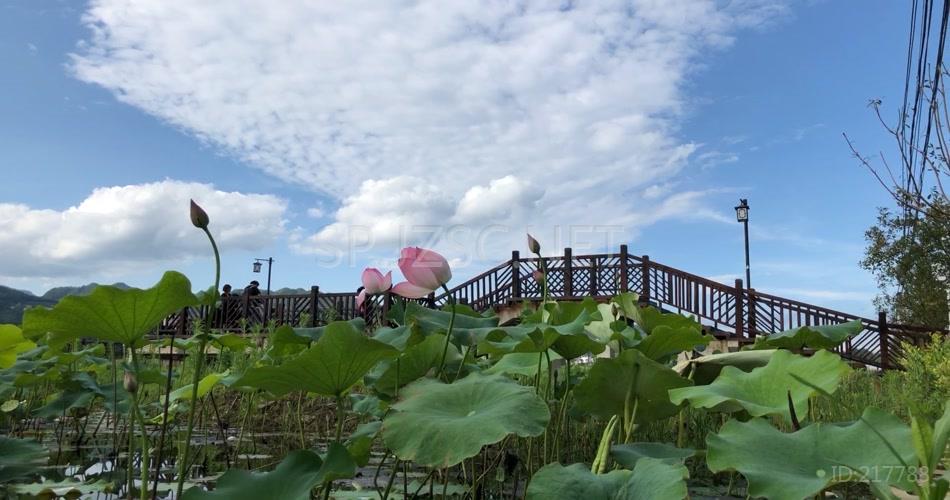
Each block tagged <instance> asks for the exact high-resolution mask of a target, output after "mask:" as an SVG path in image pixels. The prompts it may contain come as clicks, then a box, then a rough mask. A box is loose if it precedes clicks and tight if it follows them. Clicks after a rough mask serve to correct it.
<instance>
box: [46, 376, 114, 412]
mask: <svg viewBox="0 0 950 500" xmlns="http://www.w3.org/2000/svg"><path fill="white" fill-rule="evenodd" d="M60 386H61V387H62V391H61V392H60V393H59V394H57V395H56V397H55V398H53V399H52V400H50V401H49V402H48V403H47V404H46V405H44V406H42V407H40V408H37V409H36V410H35V411H34V412H33V413H34V415H36V416H38V417H43V418H55V417H59V416H60V415H62V414H63V413H68V412H69V411H70V410H72V409H75V408H88V407H89V406H91V405H92V403H93V401H95V400H96V398H102V400H103V403H104V406H105V408H106V409H107V410H109V411H110V412H118V413H122V412H124V411H128V397H129V393H128V392H126V390H125V389H124V388H123V387H122V382H121V381H119V382H118V383H116V384H108V385H103V386H100V385H99V383H98V382H97V381H96V377H95V375H94V374H91V373H89V372H73V373H69V374H67V375H66V376H65V377H64V378H63V379H62V380H61V381H60Z"/></svg>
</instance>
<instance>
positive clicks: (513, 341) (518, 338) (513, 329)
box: [478, 307, 604, 359]
mask: <svg viewBox="0 0 950 500" xmlns="http://www.w3.org/2000/svg"><path fill="white" fill-rule="evenodd" d="M555 310H556V311H558V314H552V315H550V316H549V317H548V321H549V322H548V323H535V322H533V320H531V319H529V320H526V321H525V322H524V323H522V324H520V325H516V326H506V327H499V328H496V329H495V330H493V331H491V332H489V333H488V334H487V335H486V336H485V338H484V340H483V341H482V342H480V343H479V344H478V350H479V352H484V353H488V354H492V355H499V354H508V353H518V352H521V353H524V352H544V351H546V350H548V349H551V350H554V351H555V352H557V353H558V354H559V355H561V357H565V358H568V359H573V358H576V357H578V356H582V355H584V354H587V353H589V352H594V353H599V352H602V351H603V350H604V345H603V344H601V343H600V342H599V341H598V340H597V339H596V338H595V337H593V336H592V335H590V334H589V333H587V331H586V329H585V326H586V325H587V324H588V323H590V321H591V316H590V313H589V312H588V310H587V309H586V308H578V309H574V310H571V309H566V308H565V309H562V308H560V307H558V308H556V309H555ZM536 314H537V313H536ZM539 318H540V314H537V316H535V317H534V318H533V319H535V320H536V319H539ZM551 321H553V322H551Z"/></svg>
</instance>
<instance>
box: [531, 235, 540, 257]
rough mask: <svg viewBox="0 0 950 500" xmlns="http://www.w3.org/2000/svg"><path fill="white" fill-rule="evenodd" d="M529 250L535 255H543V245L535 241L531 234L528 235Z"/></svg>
mask: <svg viewBox="0 0 950 500" xmlns="http://www.w3.org/2000/svg"><path fill="white" fill-rule="evenodd" d="M528 250H530V251H531V253H533V254H540V253H541V244H540V243H538V240H536V239H534V237H533V236H531V235H530V234H529V235H528Z"/></svg>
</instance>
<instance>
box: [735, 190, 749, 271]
mask: <svg viewBox="0 0 950 500" xmlns="http://www.w3.org/2000/svg"><path fill="white" fill-rule="evenodd" d="M736 220H738V221H739V222H741V223H742V226H743V229H744V230H745V286H746V288H752V275H751V273H750V271H749V200H748V199H746V198H740V199H739V204H738V205H736Z"/></svg>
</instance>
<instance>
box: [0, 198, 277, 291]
mask: <svg viewBox="0 0 950 500" xmlns="http://www.w3.org/2000/svg"><path fill="white" fill-rule="evenodd" d="M189 199H194V200H195V201H196V202H197V203H198V204H200V205H201V206H202V207H203V208H204V209H205V211H206V212H208V214H209V216H210V218H211V224H210V225H209V228H210V229H211V231H212V233H213V234H214V235H215V238H216V239H217V242H218V244H219V246H220V247H221V248H222V249H223V250H231V249H245V250H252V249H259V248H262V247H264V246H266V245H268V244H271V243H273V241H274V239H275V238H276V237H277V236H278V235H280V234H281V233H282V232H283V225H284V220H283V217H284V213H285V211H286V203H285V202H284V201H283V200H281V199H279V198H276V197H274V196H271V195H260V194H243V193H237V192H224V191H218V190H216V189H214V187H213V186H211V185H209V184H198V183H185V182H178V181H172V180H165V181H162V182H155V183H150V184H137V185H128V186H115V187H104V188H98V189H96V190H94V191H93V192H92V194H90V195H89V196H88V197H87V198H86V199H85V200H83V201H82V202H81V203H80V204H78V205H76V206H72V207H69V208H67V209H65V210H62V211H58V210H47V209H38V208H32V207H29V206H26V205H21V204H9V203H0V247H2V248H3V249H4V256H5V257H4V258H3V259H0V276H2V277H10V278H19V277H33V278H49V277H61V276H89V275H95V274H96V273H97V272H101V271H104V270H111V271H115V270H117V269H122V268H126V269H129V270H132V269H135V268H136V267H138V266H141V265H142V264H150V263H158V262H169V261H174V260H179V259H183V258H189V257H192V256H196V255H207V254H208V243H207V240H206V239H205V238H204V237H203V236H202V235H201V233H200V232H199V231H198V230H197V229H195V227H194V226H192V225H191V219H190V218H189V209H188V206H189V205H188V200H189Z"/></svg>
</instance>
